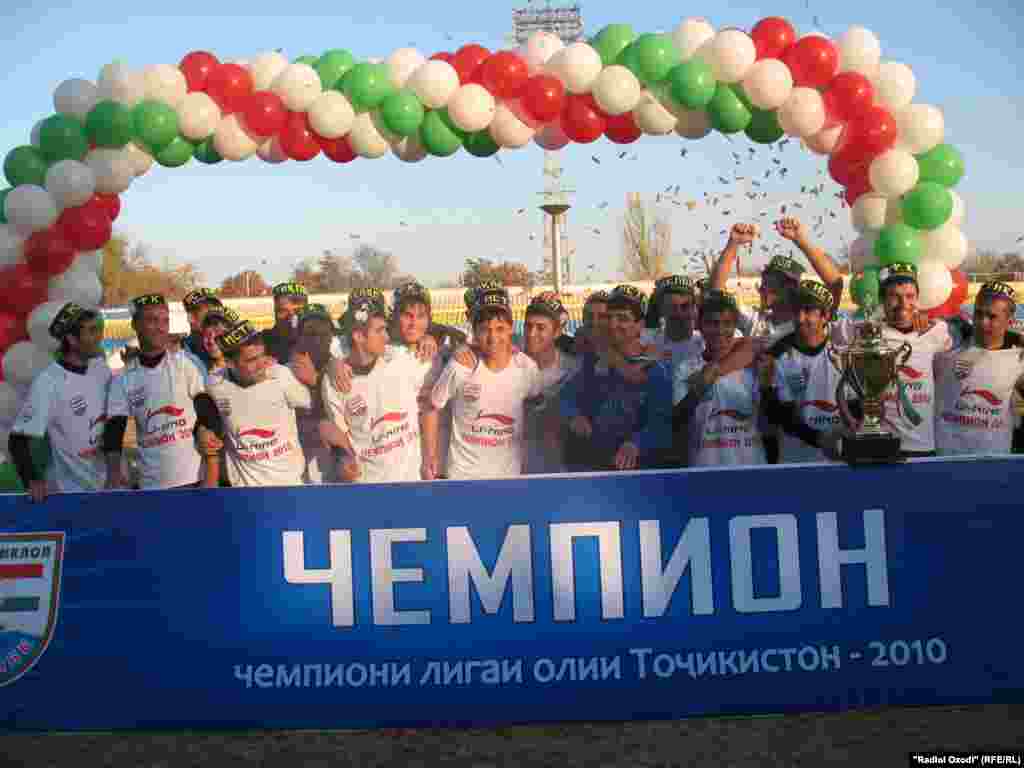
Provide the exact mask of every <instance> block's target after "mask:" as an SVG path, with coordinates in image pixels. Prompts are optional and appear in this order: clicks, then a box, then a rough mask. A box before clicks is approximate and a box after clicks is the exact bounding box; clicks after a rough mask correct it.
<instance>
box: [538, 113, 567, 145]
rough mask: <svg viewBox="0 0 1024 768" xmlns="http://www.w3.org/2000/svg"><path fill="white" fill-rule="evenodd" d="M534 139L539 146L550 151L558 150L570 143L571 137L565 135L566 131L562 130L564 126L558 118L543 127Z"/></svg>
mask: <svg viewBox="0 0 1024 768" xmlns="http://www.w3.org/2000/svg"><path fill="white" fill-rule="evenodd" d="M533 140H534V142H535V143H536V144H537V146H539V147H540V148H541V149H546V150H548V151H549V152H557V151H558V150H560V149H562V148H563V147H565V146H566V145H567V144H568V143H569V137H568V136H566V135H565V131H563V130H562V126H561V124H559V122H558V121H557V120H556V121H555V122H553V123H548V124H547V125H545V126H544V127H543V128H541V129H540V131H538V132H537V134H536V135H535V136H534V137H533Z"/></svg>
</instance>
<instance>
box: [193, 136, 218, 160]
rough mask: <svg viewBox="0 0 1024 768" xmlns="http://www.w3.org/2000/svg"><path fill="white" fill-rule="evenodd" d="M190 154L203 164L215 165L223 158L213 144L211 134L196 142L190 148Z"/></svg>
mask: <svg viewBox="0 0 1024 768" xmlns="http://www.w3.org/2000/svg"><path fill="white" fill-rule="evenodd" d="M192 154H193V156H194V157H195V159H196V160H198V161H199V162H200V163H203V164H204V165H216V164H217V163H219V162H220V161H221V160H223V159H224V158H223V157H221V156H220V152H218V151H217V150H216V149H215V148H214V146H213V136H210V137H209V138H208V139H203V140H202V141H200V142H197V143H196V145H195V146H194V148H193V150H192Z"/></svg>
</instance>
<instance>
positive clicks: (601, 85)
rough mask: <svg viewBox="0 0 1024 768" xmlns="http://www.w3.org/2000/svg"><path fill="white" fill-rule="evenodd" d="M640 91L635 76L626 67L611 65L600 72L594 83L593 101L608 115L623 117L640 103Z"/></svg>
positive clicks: (638, 82)
mask: <svg viewBox="0 0 1024 768" xmlns="http://www.w3.org/2000/svg"><path fill="white" fill-rule="evenodd" d="M641 90H642V88H641V86H640V81H639V80H637V77H636V75H634V74H633V73H632V72H630V71H629V70H628V69H626V67H623V66H620V65H619V64H613V65H612V66H610V67H605V68H604V69H603V70H601V74H599V75H598V76H597V80H595V81H594V85H593V92H594V101H596V102H597V106H599V107H600V108H601V109H602V110H604V111H605V113H607V114H609V115H623V114H625V113H626V112H629V111H630V110H632V109H634V108H635V107H636V105H637V104H638V103H640V92H641Z"/></svg>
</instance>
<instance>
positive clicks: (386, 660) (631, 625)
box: [0, 458, 1024, 730]
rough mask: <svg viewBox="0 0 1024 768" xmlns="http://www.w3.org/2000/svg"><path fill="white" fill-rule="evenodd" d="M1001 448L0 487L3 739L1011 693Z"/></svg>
mask: <svg viewBox="0 0 1024 768" xmlns="http://www.w3.org/2000/svg"><path fill="white" fill-rule="evenodd" d="M1021 488H1024V463H1022V462H1021V461H1020V460H1019V459H1014V458H1005V459H979V460H961V461H954V460H934V461H921V462H915V463H913V464H909V465H905V466H892V467H878V468H865V469H857V470H852V469H849V468H847V467H843V466H816V467H811V466H807V467H770V468H760V469H737V470H708V471H701V470H680V471H674V472H638V473H631V474H620V475H615V474H600V475H577V476H560V477H540V478H529V479H520V480H507V481H494V482H473V483H467V482H454V481H453V482H436V483H429V484H428V483H424V484H407V485H389V486H349V487H328V486H322V487H303V488H288V489H285V488H281V489H266V490H255V489H253V490H245V489H234V490H225V491H204V490H195V491H170V492H161V493H142V492H117V493H106V494H97V495H88V496H86V495H65V496H59V497H53V498H51V499H49V500H47V501H46V503H45V504H43V505H37V506H33V505H31V504H30V503H29V502H28V501H27V499H26V498H25V497H24V496H19V495H5V496H0V531H2V533H0V652H2V656H0V722H2V725H0V727H2V728H6V729H9V730H35V729H64V730H79V729H127V728H145V729H159V728H249V727H268V728H365V727H373V726H424V725H485V724H495V723H512V722H527V721H566V720H629V719H654V718H677V717H683V716H691V715H712V714H738V713H769V712H783V711H807V710H812V711H821V710H837V709H845V708H854V707H870V706H878V705H885V704H901V705H903V704H949V703H980V702H1019V701H1024V656H1022V654H1021V653H1020V650H1019V644H1020V637H1021V625H1022V620H1021V611H1020V605H1019V603H1020V600H1019V596H1018V594H1017V592H1016V585H1019V583H1020V571H1019V562H1020V552H1019V550H1020V542H1021V541H1022V540H1024V516H1022V515H1021V502H1020V498H1019V494H1020V489H1021Z"/></svg>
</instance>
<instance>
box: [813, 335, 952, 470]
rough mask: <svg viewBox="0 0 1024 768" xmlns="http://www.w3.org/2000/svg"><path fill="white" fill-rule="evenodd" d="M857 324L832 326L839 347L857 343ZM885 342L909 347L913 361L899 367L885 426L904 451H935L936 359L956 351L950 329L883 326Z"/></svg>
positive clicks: (889, 393)
mask: <svg viewBox="0 0 1024 768" xmlns="http://www.w3.org/2000/svg"><path fill="white" fill-rule="evenodd" d="M856 326H857V323H856V322H855V321H854V320H851V319H843V320H839V321H837V322H835V323H833V324H832V336H833V338H834V339H835V341H836V344H837V345H839V346H842V345H846V344H850V343H851V342H852V341H854V340H855V339H856ZM882 339H883V340H884V341H887V342H889V344H891V345H893V346H895V347H899V346H900V345H902V344H903V343H904V342H906V343H907V344H909V345H910V348H911V353H910V358H909V359H908V360H907V362H906V364H904V365H902V366H900V367H899V376H898V378H899V385H898V386H892V387H890V388H889V390H888V391H887V392H886V394H885V396H884V397H883V402H882V408H883V417H882V423H883V425H884V426H886V427H888V428H889V429H890V430H892V432H893V434H895V435H898V436H899V438H900V448H901V449H902V450H904V451H921V452H924V451H934V450H935V370H934V364H935V357H936V355H938V354H939V353H941V352H948V351H949V350H951V349H952V348H953V338H952V337H951V336H950V334H949V327H948V326H947V325H946V323H944V322H942V321H941V320H940V321H938V322H936V323H935V325H934V326H933V327H932V328H931V329H930V330H929V331H928V332H926V333H924V334H918V333H916V332H914V331H911V332H910V333H902V332H900V331H897V330H896V329H895V328H893V327H891V326H889V325H883V326H882Z"/></svg>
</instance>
